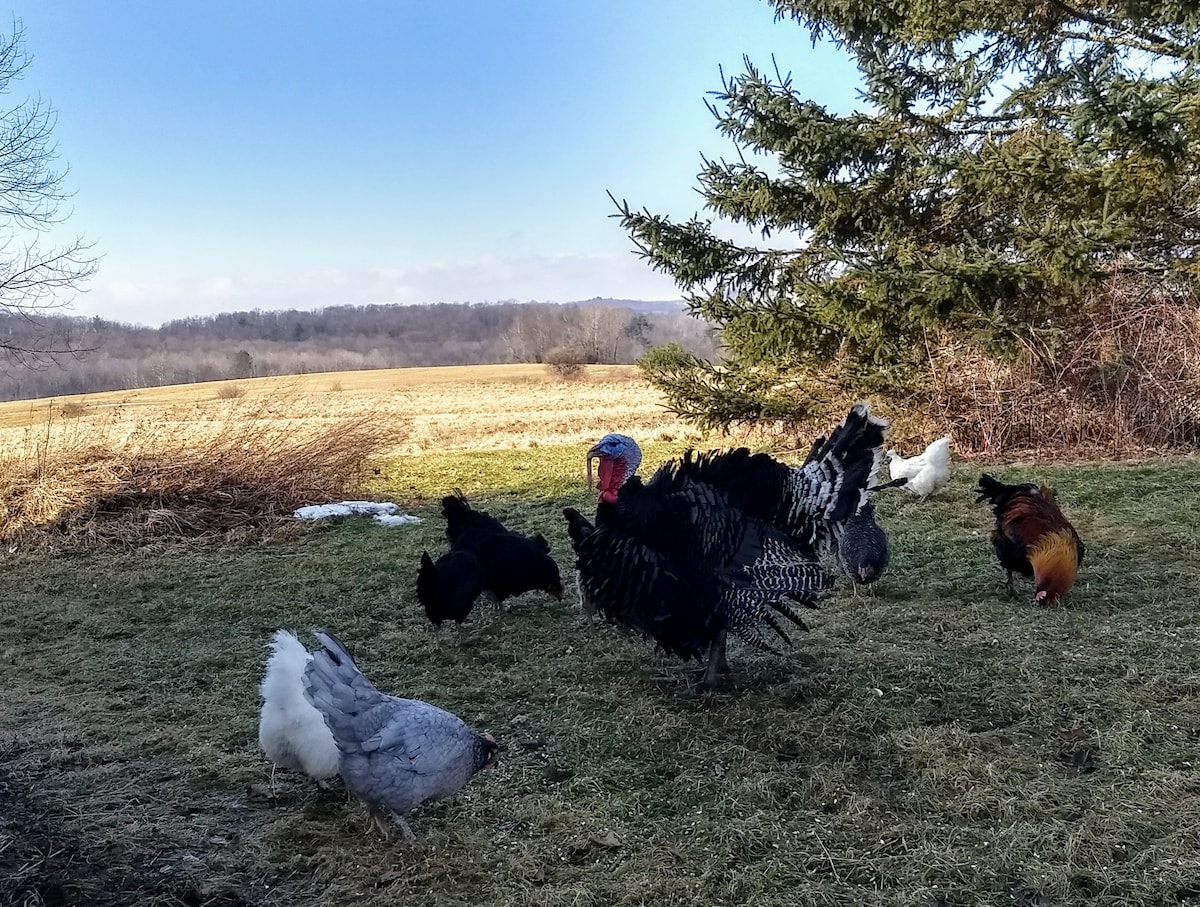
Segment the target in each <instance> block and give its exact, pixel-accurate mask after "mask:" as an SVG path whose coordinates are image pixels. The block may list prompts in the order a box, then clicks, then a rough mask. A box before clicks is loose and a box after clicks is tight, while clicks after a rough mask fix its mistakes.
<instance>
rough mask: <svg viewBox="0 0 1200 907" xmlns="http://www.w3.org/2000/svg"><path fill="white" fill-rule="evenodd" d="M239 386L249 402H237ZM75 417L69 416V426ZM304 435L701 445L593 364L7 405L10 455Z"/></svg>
mask: <svg viewBox="0 0 1200 907" xmlns="http://www.w3.org/2000/svg"><path fill="white" fill-rule="evenodd" d="M230 385H237V386H238V387H239V388H240V389H241V390H242V391H243V393H241V395H240V396H228V395H227V391H226V388H228V387H229V386H230ZM64 408H66V411H67V416H66V417H63V414H64ZM249 411H253V412H254V413H255V414H256V416H255V418H257V419H262V420H270V421H272V422H274V423H277V424H280V425H291V426H294V427H296V428H297V430H299V429H301V428H303V427H304V426H306V425H307V426H312V425H314V424H316V423H325V424H328V423H329V422H331V421H337V420H343V419H347V418H355V419H357V418H362V417H374V418H377V419H379V420H382V421H385V422H388V423H391V424H395V425H397V426H404V428H405V430H404V431H398V432H397V442H396V444H395V445H394V447H393V448H392V449H391V450H390V451H389V453H391V454H397V455H398V454H412V453H420V452H422V451H425V450H471V449H484V450H486V449H497V448H512V447H528V446H535V445H541V444H578V443H580V442H583V441H587V440H595V439H596V438H597V437H599V436H600V435H602V434H604V433H605V432H608V431H612V430H614V429H618V428H619V429H620V430H622V431H628V432H631V433H635V434H636V435H637V436H638V437H639V439H645V440H647V441H659V440H668V441H669V440H684V441H693V440H696V441H698V440H700V439H701V438H702V437H703V435H702V434H701V433H700V432H699V431H698V430H697V429H696V428H694V427H693V426H690V425H688V424H687V423H685V422H683V421H682V420H680V419H679V418H678V417H677V416H675V415H674V414H672V413H668V412H667V411H666V410H664V409H663V408H662V395H661V394H660V393H659V392H658V391H656V390H654V389H653V388H651V387H650V386H649V385H648V384H646V382H645V381H644V380H642V378H641V377H640V375H639V373H638V371H637V369H636V368H634V367H632V366H588V367H586V368H585V369H584V373H583V376H582V377H581V378H579V379H578V380H573V381H564V380H562V379H561V378H558V377H556V376H554V375H552V374H551V373H550V372H549V371H548V370H547V369H546V367H545V366H543V365H489V366H448V367H444V368H409V369H380V370H375V371H357V372H325V373H321V374H313V375H298V376H289V377H280V378H255V379H250V380H240V381H220V382H212V383H209V384H189V385H177V386H173V387H156V388H144V389H140V390H129V391H114V392H111V393H103V394H87V395H80V396H75V397H65V398H58V399H52V400H35V401H19V402H15V403H5V404H0V453H5V452H7V453H10V454H11V453H12V452H14V451H17V450H20V449H23V448H24V449H29V448H31V447H36V446H37V445H38V444H41V443H44V442H45V441H46V440H47V438H48V439H49V440H50V442H51V443H53V441H54V438H55V437H60V436H63V435H64V434H65V433H68V432H70V433H74V434H75V435H80V434H87V435H89V436H92V437H93V438H95V439H96V440H101V439H103V440H105V441H107V442H122V441H124V439H126V438H128V437H130V436H131V435H133V434H134V433H137V432H140V431H145V430H146V427H147V426H154V427H155V429H156V430H159V431H162V430H170V431H172V432H179V433H183V432H186V431H189V430H198V431H201V432H203V431H205V429H204V426H205V425H206V424H211V423H213V422H214V421H215V422H223V421H225V420H228V419H229V418H231V417H232V416H234V415H236V414H237V413H239V412H249Z"/></svg>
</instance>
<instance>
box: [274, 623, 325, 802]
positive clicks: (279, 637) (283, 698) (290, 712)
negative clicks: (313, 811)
mask: <svg viewBox="0 0 1200 907" xmlns="http://www.w3.org/2000/svg"><path fill="white" fill-rule="evenodd" d="M269 645H270V647H271V655H270V657H268V658H267V665H266V670H265V672H264V673H263V679H262V685H261V686H260V687H259V692H260V693H261V694H262V709H261V711H260V713H259V719H258V745H259V746H260V747H262V751H263V752H264V753H265V754H266V756H267V758H268V759H270V760H271V761H272V762H273V763H274V764H275V765H277V766H282V767H283V768H288V769H294V770H295V771H301V772H305V773H307V774H308V776H309V777H311V778H312V779H313V780H314V781H316V782H317V784H318V785H321V786H324V782H325V781H327V780H328V779H330V778H332V777H333V776H334V775H336V774H337V773H338V758H339V756H338V749H337V744H335V743H334V742H333V734H331V733H330V731H329V728H328V727H326V726H325V719H324V718H322V717H321V713H320V712H318V711H317V710H316V709H315V708H313V706H312V705H311V704H310V703H309V702H308V700H307V699H305V697H304V669H305V668H306V667H307V666H308V662H309V661H310V660H311V659H312V656H311V655H309V653H308V650H307V649H305V648H304V644H303V643H301V642H300V640H298V639H297V638H296V637H295V636H294V635H292V634H291V633H289V632H288V631H287V630H277V631H276V632H275V635H274V636H272V637H271V642H270V643H269ZM271 777H272V781H273V780H274V777H275V770H274V768H272V770H271Z"/></svg>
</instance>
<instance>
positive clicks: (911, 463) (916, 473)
mask: <svg viewBox="0 0 1200 907" xmlns="http://www.w3.org/2000/svg"><path fill="white" fill-rule="evenodd" d="M888 472H889V473H890V474H891V477H892V480H893V481H895V480H897V479H908V481H907V482H905V483H903V484H904V487H905V488H907V489H908V490H909V491H911V492H912V493H913V494H915V495H917V496H918V497H921V498H926V497H928V496H929V495H931V494H933V493H934V492H935V491H937V490H938V489H939V488H941V487H942V486H943V485H945V484H946V483H947V482H949V481H950V437H949V436H946V437H944V438H938V439H937V440H936V441H934V442H932V443H931V444H930V445H929V446H928V447H926V448H925V449H924V450H923V451H921V453H919V454H917V455H916V456H915V457H909V458H907V459H905V458H904V457H902V456H900V455H899V454H898V453H896V451H894V450H889V451H888ZM897 484H899V483H897Z"/></svg>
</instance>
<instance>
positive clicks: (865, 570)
mask: <svg viewBox="0 0 1200 907" xmlns="http://www.w3.org/2000/svg"><path fill="white" fill-rule="evenodd" d="M888 559H889V550H888V540H887V533H885V532H884V531H883V527H882V526H880V525H879V523H878V522H876V520H875V505H874V504H872V503H871V502H870V501H867V502H866V503H865V504H863V505H862V507H861V508H859V511H858V513H856V514H855V515H854V516H852V517H850V519H848V520H847V521H846V524H845V525H844V526H843V527H842V532H841V537H840V538H839V539H838V543H837V562H838V566H839V567H841V568H842V572H843V573H845V574H846V576H848V577H849V578H850V582H851V583H852V584H853V586H854V589H855V591H856V592H857V590H858V585H859V583H862V584H863V585H864V586H870V585H871V584H872V583H874V582H875V580H877V579H879V577H881V576H883V573H884V571H885V570H887V565H888Z"/></svg>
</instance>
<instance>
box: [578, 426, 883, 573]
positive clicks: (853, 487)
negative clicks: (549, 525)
mask: <svg viewBox="0 0 1200 907" xmlns="http://www.w3.org/2000/svg"><path fill="white" fill-rule="evenodd" d="M886 437H887V422H886V420H884V419H881V418H879V417H878V416H874V415H872V414H871V411H870V408H869V407H868V406H867V404H865V403H858V404H856V405H855V406H854V407H853V408H852V409H851V410H850V412H849V413H848V414H847V415H846V417H845V418H844V419H843V420H842V422H841V423H840V424H839V425H838V426H837V428H835V429H834V431H833V432H832V433H831V434H830V435H828V436H825V435H821V436H820V437H818V438H817V439H816V440H815V441H814V442H813V445H812V448H811V450H810V451H809V454H808V457H807V458H806V459H805V461H804V463H803V464H801V465H800V466H788V465H786V464H784V463H780V462H779V461H778V460H776V459H775V458H774V457H772V456H770V455H769V454H765V453H758V454H752V453H750V451H749V450H747V449H746V448H744V447H739V448H736V449H734V450H723V451H708V452H705V453H696V452H694V451H688V452H687V453H686V454H684V456H683V458H682V459H679V460H672V461H669V462H667V463H665V464H663V465H662V466H660V467H659V469H658V471H657V472H655V474H654V475H653V476H652V477H651V478H650V480H649V482H648V484H649V485H652V486H654V487H656V488H663V489H673V490H678V489H681V488H685V487H690V486H695V485H705V486H708V487H711V488H713V489H715V490H717V492H718V493H719V494H720V495H721V496H722V499H723V500H724V502H725V503H727V504H729V505H730V506H732V507H734V508H735V509H737V510H739V511H741V512H743V513H745V514H747V515H749V516H752V517H755V518H756V519H760V520H764V521H765V522H767V523H770V524H771V525H772V526H774V527H775V528H776V529H778V530H780V531H781V532H784V533H786V534H787V535H788V536H789V537H790V538H791V539H792V541H794V542H795V543H796V544H797V545H798V546H799V547H800V549H801V550H802V551H805V552H807V553H809V554H811V555H812V556H813V557H819V556H820V555H823V554H825V553H827V552H829V551H830V550H831V549H832V548H833V546H834V545H835V544H836V543H837V539H838V536H839V535H840V534H841V531H842V527H843V526H844V525H845V522H846V521H847V520H848V519H850V517H852V516H853V515H854V514H856V513H857V512H858V511H859V509H860V508H861V507H862V505H863V504H865V503H866V502H867V496H868V492H869V491H871V490H872V483H873V482H874V480H875V474H876V473H877V472H878V470H879V464H880V459H881V457H882V449H883V442H884V440H885V439H886ZM587 456H588V482H589V484H591V480H592V467H591V461H592V459H593V458H595V459H598V460H599V481H598V483H597V485H598V489H599V498H600V502H601V503H608V504H612V503H615V502H616V500H617V495H618V492H619V491H620V489H621V487H622V486H623V485H624V483H625V482H626V481H627V480H628V479H629V477H630V476H632V475H634V474H635V472H636V471H637V467H638V465H639V464H640V463H641V458H642V453H641V449H640V448H639V447H638V445H637V442H636V441H634V440H633V438H630V437H629V436H628V435H622V434H616V433H614V434H608V435H605V436H604V437H603V438H601V439H600V441H599V442H597V443H596V444H595V445H594V446H593V447H592V448H591V449H590V450H589V451H588V454H587Z"/></svg>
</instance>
